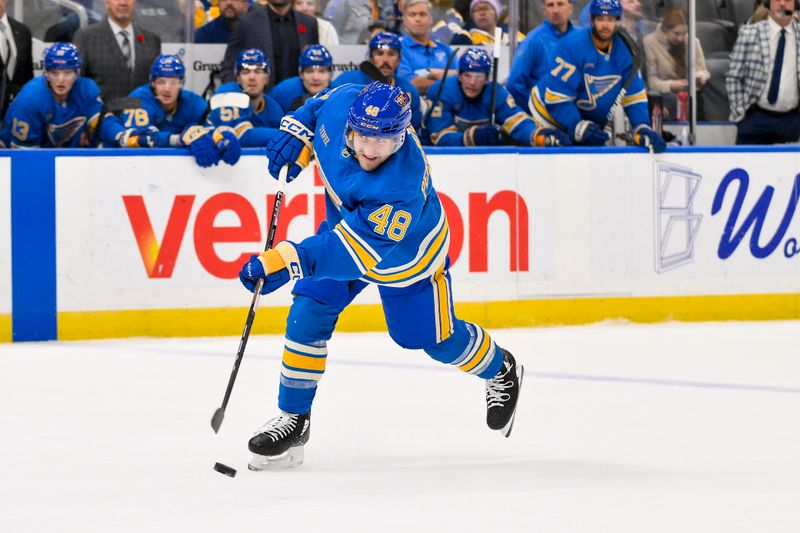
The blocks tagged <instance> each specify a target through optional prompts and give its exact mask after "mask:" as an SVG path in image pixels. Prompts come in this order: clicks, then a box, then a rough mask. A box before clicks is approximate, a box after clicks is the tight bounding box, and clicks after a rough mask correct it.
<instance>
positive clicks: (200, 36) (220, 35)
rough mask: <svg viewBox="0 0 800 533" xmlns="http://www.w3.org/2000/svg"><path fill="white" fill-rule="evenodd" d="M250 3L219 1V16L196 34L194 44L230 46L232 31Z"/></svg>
mask: <svg viewBox="0 0 800 533" xmlns="http://www.w3.org/2000/svg"><path fill="white" fill-rule="evenodd" d="M250 3H251V2H250V0H219V16H218V17H217V18H215V19H214V20H212V21H211V22H209V23H208V24H204V25H203V26H201V27H200V28H198V29H197V31H195V32H194V42H196V43H216V44H228V41H229V40H230V37H231V31H232V30H233V28H234V26H236V23H237V22H238V21H239V17H240V16H242V14H244V13H246V12H247V8H248V7H249V6H250Z"/></svg>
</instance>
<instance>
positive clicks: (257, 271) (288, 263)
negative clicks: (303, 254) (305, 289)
mask: <svg viewBox="0 0 800 533" xmlns="http://www.w3.org/2000/svg"><path fill="white" fill-rule="evenodd" d="M302 277H303V269H302V268H300V258H299V257H298V255H297V249H296V248H295V247H294V245H293V244H292V243H290V242H289V241H281V242H279V243H278V244H277V245H276V246H275V248H271V249H269V250H267V251H266V252H263V253H261V254H260V255H252V256H250V261H248V262H247V263H245V264H244V266H243V267H242V271H241V272H239V280H240V281H241V282H242V285H244V286H245V288H246V289H247V290H248V291H250V292H253V291H255V289H256V283H258V280H259V279H264V285H263V286H262V288H261V294H269V293H271V292H273V291H275V290H277V289H279V288H281V287H283V286H284V285H285V284H286V283H287V282H288V281H289V280H290V279H301V278H302Z"/></svg>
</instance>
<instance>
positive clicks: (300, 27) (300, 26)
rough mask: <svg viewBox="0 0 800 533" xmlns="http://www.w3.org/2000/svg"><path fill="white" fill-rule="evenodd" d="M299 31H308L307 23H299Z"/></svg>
mask: <svg viewBox="0 0 800 533" xmlns="http://www.w3.org/2000/svg"><path fill="white" fill-rule="evenodd" d="M297 31H299V32H300V33H305V32H306V25H305V24H300V25H298V26H297Z"/></svg>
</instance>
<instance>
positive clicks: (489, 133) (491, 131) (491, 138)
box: [463, 124, 500, 146]
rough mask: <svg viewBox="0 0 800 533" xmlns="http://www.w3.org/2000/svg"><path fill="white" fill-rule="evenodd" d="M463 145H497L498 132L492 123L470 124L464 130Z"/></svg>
mask: <svg viewBox="0 0 800 533" xmlns="http://www.w3.org/2000/svg"><path fill="white" fill-rule="evenodd" d="M463 142H464V146H497V145H498V144H500V132H499V131H497V128H495V127H494V125H492V124H484V125H482V126H471V127H469V128H467V129H466V130H464V136H463Z"/></svg>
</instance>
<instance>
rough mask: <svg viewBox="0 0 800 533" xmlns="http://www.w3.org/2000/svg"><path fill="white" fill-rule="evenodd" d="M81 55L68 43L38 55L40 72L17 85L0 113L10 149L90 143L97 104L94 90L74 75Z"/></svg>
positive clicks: (92, 84) (97, 115) (94, 86)
mask: <svg viewBox="0 0 800 533" xmlns="http://www.w3.org/2000/svg"><path fill="white" fill-rule="evenodd" d="M80 68H81V56H80V53H78V49H77V48H75V46H74V45H73V44H70V43H55V44H54V45H53V46H51V47H50V48H49V49H48V50H47V54H46V55H45V57H44V70H45V72H44V75H43V76H39V77H37V78H34V79H32V80H31V81H29V82H28V83H26V84H25V86H24V87H22V90H21V91H20V92H19V94H18V95H17V98H15V99H14V101H13V102H11V105H10V106H9V108H8V113H6V116H5V129H6V132H7V133H6V134H5V135H4V137H6V138H5V139H4V141H5V142H6V143H7V144H8V145H9V146H10V147H11V148H76V147H79V146H90V145H91V144H92V138H93V137H94V129H95V127H96V126H97V122H98V120H99V118H100V110H101V109H102V107H103V102H102V101H101V100H100V89H99V88H98V87H97V84H96V83H95V82H94V81H92V80H90V79H89V78H81V77H80V76H79V72H80Z"/></svg>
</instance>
